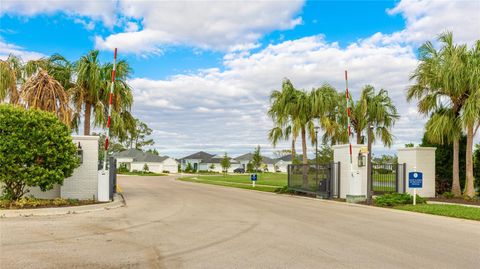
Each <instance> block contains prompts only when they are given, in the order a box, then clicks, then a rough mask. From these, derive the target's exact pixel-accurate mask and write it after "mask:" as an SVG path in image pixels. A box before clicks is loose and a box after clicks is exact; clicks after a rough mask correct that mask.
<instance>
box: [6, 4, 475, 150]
mask: <svg viewBox="0 0 480 269" xmlns="http://www.w3.org/2000/svg"><path fill="white" fill-rule="evenodd" d="M444 31H452V32H453V33H454V39H455V41H456V42H457V43H466V44H468V45H471V44H473V42H474V41H475V40H478V39H480V0H463V1H447V0H434V1H423V0H409V1H405V0H402V1H354V0H350V1H300V0H292V1H273V0H272V1H195V0H191V1H133V0H115V1H109V0H105V1H101V0H94V1H90V0H86V1H75V0H71V1H34V0H30V1H23V0H17V1H11V0H2V1H1V2H0V58H2V59H4V58H6V57H7V56H8V55H9V54H15V55H18V56H20V57H22V59H23V60H24V61H27V60H32V59H38V58H41V57H47V56H49V55H51V54H54V53H60V54H61V55H63V56H65V57H67V59H69V60H71V61H75V60H76V59H78V58H79V57H80V56H82V55H83V54H86V53H87V52H88V51H89V50H92V49H98V50H100V57H101V60H102V61H112V59H113V49H114V48H115V47H117V48H118V55H119V58H122V59H126V60H127V61H128V62H129V63H130V64H131V66H132V68H133V71H134V72H133V74H132V75H131V77H130V78H129V80H128V83H129V85H130V86H131V87H132V89H133V95H134V105H133V107H132V111H133V114H134V116H135V117H137V118H139V119H140V120H141V121H144V122H146V123H147V124H148V126H149V127H150V128H152V129H153V130H154V131H153V135H152V138H153V139H154V140H155V145H154V146H153V147H154V148H156V149H157V150H158V151H159V152H160V154H162V155H170V156H173V157H182V156H186V155H189V154H191V153H193V152H196V151H199V150H203V151H207V152H210V153H214V154H222V153H223V152H227V153H228V154H229V155H232V156H236V155H240V154H244V153H247V152H251V151H252V150H253V148H254V147H255V146H257V145H260V146H261V147H262V149H263V152H264V154H265V155H269V156H272V152H273V151H274V150H281V149H288V148H289V143H288V142H285V143H280V144H279V145H277V147H276V148H273V147H272V146H271V144H270V142H269V141H268V139H267V132H268V130H269V129H270V128H272V125H273V124H272V122H271V120H270V119H269V118H268V117H267V116H266V111H267V109H268V106H269V95H270V93H271V92H272V91H273V90H275V89H280V88H281V83H282V80H283V79H284V78H289V79H290V80H291V81H292V82H293V84H294V86H295V87H296V88H299V89H305V90H310V89H312V88H316V87H319V86H321V85H322V84H324V83H329V84H331V85H333V86H334V87H335V88H336V89H337V90H339V91H341V90H344V89H345V82H344V77H343V73H344V70H348V73H349V88H350V90H351V93H352V95H353V97H354V98H357V97H358V95H359V93H360V90H361V88H362V87H363V86H364V85H366V84H371V85H373V86H374V87H375V88H377V89H380V88H384V89H386V90H388V92H389V95H390V97H391V98H392V99H393V101H394V102H395V105H396V106H397V109H398V110H399V113H400V115H401V117H400V119H399V120H398V121H397V122H396V124H395V126H394V128H393V134H394V136H395V140H394V146H393V147H392V148H390V149H388V148H385V147H383V145H381V144H376V145H375V146H374V154H382V153H394V152H395V149H396V148H399V147H402V146H404V144H406V143H410V142H412V143H415V144H418V143H420V142H421V138H422V136H423V132H424V127H423V126H424V123H425V121H426V119H425V117H424V116H422V115H419V114H418V113H417V109H416V103H415V102H411V103H408V102H407V101H406V98H405V93H406V89H407V87H408V86H409V85H410V84H411V83H412V82H411V81H409V76H410V74H411V73H412V72H413V70H414V69H415V67H416V65H417V63H418V59H417V55H418V48H419V46H421V44H422V43H423V42H426V41H429V40H430V41H433V42H435V39H436V37H437V36H438V35H439V34H440V33H442V32H444ZM477 140H478V138H477ZM297 148H300V143H298V145H297ZM309 148H310V150H311V149H312V148H313V147H312V146H311V145H309Z"/></svg>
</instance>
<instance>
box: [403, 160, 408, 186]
mask: <svg viewBox="0 0 480 269" xmlns="http://www.w3.org/2000/svg"><path fill="white" fill-rule="evenodd" d="M406 178H407V163H403V193H406V192H407V186H406V184H407V181H406Z"/></svg>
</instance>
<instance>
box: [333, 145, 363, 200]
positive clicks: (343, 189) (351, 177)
mask: <svg viewBox="0 0 480 269" xmlns="http://www.w3.org/2000/svg"><path fill="white" fill-rule="evenodd" d="M365 147H366V145H352V169H351V170H350V149H349V145H348V144H345V145H335V146H333V160H334V162H340V198H347V196H350V197H356V198H358V200H362V199H364V198H366V195H367V166H361V167H359V166H358V153H359V152H360V149H361V148H365Z"/></svg>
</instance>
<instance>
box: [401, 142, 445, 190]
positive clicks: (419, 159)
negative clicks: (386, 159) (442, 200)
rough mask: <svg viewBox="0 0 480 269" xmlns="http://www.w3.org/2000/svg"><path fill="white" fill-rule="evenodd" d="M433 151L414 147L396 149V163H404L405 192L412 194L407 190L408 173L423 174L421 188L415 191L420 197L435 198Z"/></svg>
mask: <svg viewBox="0 0 480 269" xmlns="http://www.w3.org/2000/svg"><path fill="white" fill-rule="evenodd" d="M435 150H436V148H433V147H414V148H401V149H398V163H406V164H407V166H406V173H407V174H406V175H405V177H406V184H405V185H406V188H405V189H406V192H408V193H410V194H413V189H410V188H408V173H409V172H415V168H416V172H422V173H423V188H421V189H417V194H418V195H420V196H422V197H435Z"/></svg>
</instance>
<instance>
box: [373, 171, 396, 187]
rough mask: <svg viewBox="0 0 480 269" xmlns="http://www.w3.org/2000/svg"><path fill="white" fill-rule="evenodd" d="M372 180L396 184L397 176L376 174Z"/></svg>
mask: <svg viewBox="0 0 480 269" xmlns="http://www.w3.org/2000/svg"><path fill="white" fill-rule="evenodd" d="M372 179H373V181H377V182H391V183H392V184H395V174H377V173H374V174H373V177H372Z"/></svg>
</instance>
